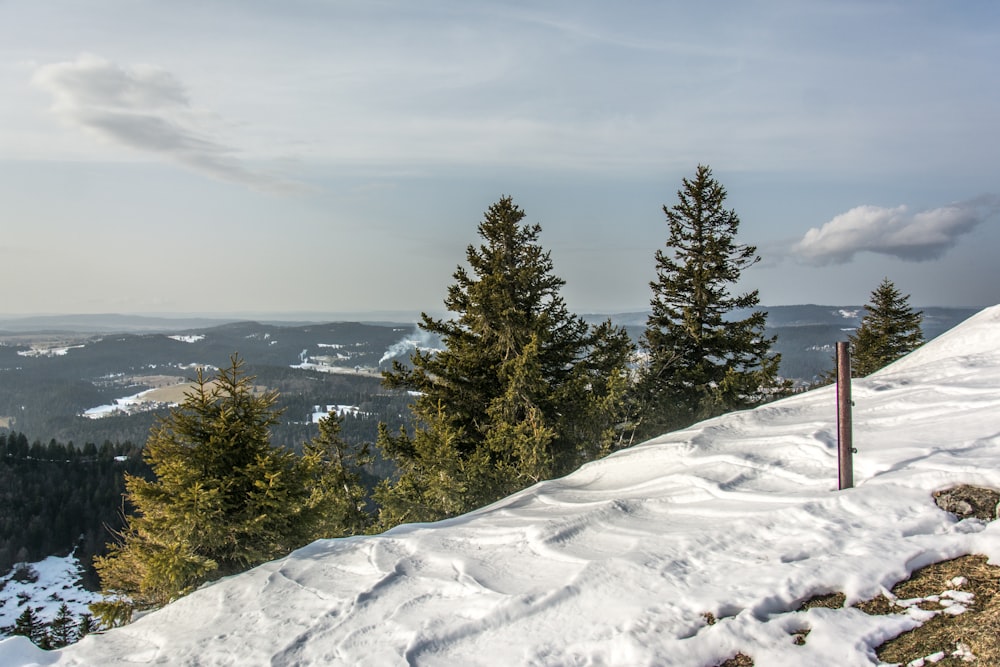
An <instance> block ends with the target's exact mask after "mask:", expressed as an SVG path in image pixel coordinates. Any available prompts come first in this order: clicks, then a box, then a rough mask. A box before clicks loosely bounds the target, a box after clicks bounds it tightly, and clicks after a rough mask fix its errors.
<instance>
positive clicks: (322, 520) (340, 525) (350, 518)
mask: <svg viewBox="0 0 1000 667" xmlns="http://www.w3.org/2000/svg"><path fill="white" fill-rule="evenodd" d="M343 422H344V419H343V417H338V416H337V415H333V414H331V415H327V416H326V417H324V418H323V419H321V420H320V421H319V435H317V436H316V437H314V438H313V439H312V440H311V441H310V442H309V443H307V444H306V445H305V447H304V448H303V451H304V455H303V459H304V464H305V466H306V470H307V475H308V476H309V478H310V488H311V489H312V497H311V498H310V501H309V508H310V511H311V512H312V514H313V516H314V517H315V518H314V521H313V523H314V529H313V530H314V532H316V533H317V534H318V535H322V536H325V537H339V536H341V535H357V534H360V533H363V532H364V531H365V530H366V529H367V528H368V526H369V525H370V524H371V516H370V515H369V514H368V512H367V511H366V509H365V503H366V501H367V491H366V490H365V487H364V485H363V484H362V483H361V476H360V474H359V472H358V471H359V469H360V468H361V467H362V466H364V465H368V464H370V463H371V462H372V457H371V455H370V454H369V451H368V445H367V443H366V444H363V445H361V447H360V448H358V449H357V450H355V449H353V448H351V447H350V446H349V445H348V444H347V443H346V442H344V439H343V438H342V437H341V436H340V428H341V426H342V424H343Z"/></svg>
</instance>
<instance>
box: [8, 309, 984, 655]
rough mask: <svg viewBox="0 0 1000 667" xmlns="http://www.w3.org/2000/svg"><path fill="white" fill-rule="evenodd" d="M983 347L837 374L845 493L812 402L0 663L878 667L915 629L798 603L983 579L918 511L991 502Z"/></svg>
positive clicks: (632, 455) (675, 436)
mask: <svg viewBox="0 0 1000 667" xmlns="http://www.w3.org/2000/svg"><path fill="white" fill-rule="evenodd" d="M998 342H1000V307H993V308H990V309H987V310H985V311H983V312H982V313H980V314H978V315H977V316H975V317H973V318H971V319H970V320H968V321H967V322H965V323H963V324H961V325H959V326H958V327H957V328H956V329H954V330H952V331H951V332H949V333H946V334H944V335H943V336H941V337H939V338H937V339H935V340H934V341H932V342H930V343H928V344H927V345H925V346H924V347H923V348H921V349H919V350H918V351H916V352H914V353H913V354H911V355H909V356H908V357H907V358H904V359H902V360H900V361H898V362H897V363H895V364H893V365H891V366H889V367H887V368H886V369H884V370H882V371H880V372H878V373H876V374H874V375H872V376H870V377H869V378H866V379H863V380H857V381H855V384H854V387H853V394H854V396H853V397H854V402H855V411H854V443H855V446H856V447H857V448H858V450H859V451H858V454H857V455H856V456H855V459H854V470H855V483H856V488H854V489H850V490H846V491H837V489H836V487H837V456H836V424H835V418H836V408H835V393H834V388H833V387H827V388H823V389H819V390H815V391H812V392H809V393H806V394H803V395H799V396H796V397H793V398H789V399H786V400H783V401H779V402H776V403H772V404H769V405H766V406H763V407H761V408H758V409H756V410H751V411H746V412H738V413H732V414H729V415H725V416H723V417H719V418H716V419H712V420H709V421H706V422H703V423H700V424H697V425H696V426H694V427H692V428H689V429H687V430H685V431H681V432H677V433H672V434H669V435H666V436H663V437H661V438H657V439H655V440H652V441H650V442H647V443H644V444H642V445H639V446H636V447H632V448H631V449H628V450H625V451H621V452H618V453H616V454H614V455H612V456H609V457H607V458H605V459H603V460H600V461H597V462H594V463H591V464H589V465H586V466H584V467H583V468H581V469H580V470H579V471H577V472H575V473H573V474H572V475H569V476H567V477H565V478H562V479H558V480H554V481H549V482H544V483H541V484H538V485H536V486H534V487H532V488H530V489H527V490H525V491H523V492H521V493H518V494H515V495H513V496H511V497H509V498H506V499H504V500H502V501H500V502H497V503H495V504H493V505H491V506H489V507H485V508H483V509H480V510H478V511H476V512H472V513H470V514H467V515H465V516H462V517H458V518H455V519H451V520H448V521H443V522H439V523H436V524H427V525H407V526H400V527H398V528H396V529H394V530H392V531H389V532H388V533H385V534H383V535H378V536H373V537H360V538H349V539H340V540H324V541H319V542H315V543H313V544H311V545H309V546H307V547H305V548H303V549H300V550H299V551H296V552H295V553H293V554H291V555H290V556H288V557H287V558H284V559H281V560H277V561H273V562H271V563H266V564H264V565H262V566H260V567H258V568H256V569H254V570H251V571H250V572H247V573H244V574H241V575H238V576H234V577H230V578H228V579H224V580H221V581H218V582H216V583H214V584H210V585H208V586H205V587H204V588H202V589H201V590H199V591H198V592H196V593H194V594H192V595H190V596H188V597H186V598H184V599H182V600H179V601H177V602H175V603H174V604H171V605H169V606H168V607H166V608H164V609H162V610H160V611H158V612H155V613H152V614H149V615H148V616H145V617H144V618H141V619H139V620H138V621H136V622H135V623H133V624H132V625H129V626H127V627H123V628H119V629H116V630H112V631H110V632H107V633H105V634H103V635H101V636H90V637H87V638H86V639H84V640H83V641H82V642H80V643H79V644H76V645H74V646H70V647H67V648H65V649H63V650H61V651H56V652H52V653H46V652H43V651H39V650H35V649H34V648H33V647H31V646H30V645H26V641H25V640H23V639H22V638H12V639H9V640H6V641H4V642H2V643H0V664H4V665H29V664H39V665H58V666H60V667H63V666H66V667H68V666H78V665H105V666H111V665H135V664H147V663H150V664H165V665H274V666H283V665H288V666H291V665H362V664H363V665H455V666H459V665H461V666H467V665H685V666H697V665H716V664H718V663H720V662H721V661H723V660H725V659H726V658H729V657H732V656H733V655H734V654H735V653H736V652H738V651H742V652H743V653H746V654H747V655H750V656H751V657H752V658H753V659H754V660H755V661H756V664H758V665H769V666H775V665H777V666H781V665H789V666H796V667H797V666H799V665H809V664H813V665H818V664H830V665H832V664H836V665H841V666H851V665H874V664H877V662H878V661H877V660H876V658H875V653H874V648H873V647H875V646H877V645H878V644H880V643H882V642H883V641H885V640H886V639H888V638H890V637H892V636H894V635H896V634H898V633H900V632H902V631H904V630H906V629H908V628H910V627H913V626H915V625H916V624H917V621H916V620H915V619H914V618H911V617H909V616H906V615H896V616H867V615H865V614H863V613H862V612H860V611H858V610H856V609H851V608H844V609H810V610H809V611H804V612H799V611H795V610H796V609H797V608H798V606H799V604H800V603H801V602H802V601H803V600H805V599H807V598H809V597H812V596H814V595H816V594H821V593H828V592H834V591H841V592H844V593H845V594H846V595H847V597H848V602H852V601H856V600H859V599H863V598H868V597H872V596H875V595H877V594H879V593H880V592H881V591H882V590H883V589H885V588H889V587H890V586H891V585H892V584H894V583H895V582H897V581H899V580H901V579H904V578H906V577H907V576H908V575H909V573H910V572H912V571H913V570H915V569H917V568H919V567H921V566H924V565H927V564H929V563H931V562H934V561H938V560H943V559H948V558H953V557H957V556H960V555H964V554H969V553H982V554H985V555H987V556H989V557H990V558H991V559H992V561H993V562H1000V522H993V523H984V522H982V521H979V520H976V519H966V520H963V521H959V520H958V519H957V518H956V517H955V516H954V515H952V514H949V513H947V512H944V511H942V510H940V509H939V508H938V507H937V506H936V505H935V504H934V501H933V498H932V495H931V494H932V493H933V492H934V491H937V490H940V489H943V488H947V487H949V486H953V485H955V484H958V483H969V484H975V485H980V486H988V487H992V488H1000V351H998ZM708 615H711V619H717V621H716V622H714V623H710V622H709V620H710V617H709V616H708ZM804 629H809V630H810V632H809V635H808V638H807V641H806V642H805V644H802V645H797V644H796V643H795V642H794V641H793V633H795V632H797V631H801V630H804Z"/></svg>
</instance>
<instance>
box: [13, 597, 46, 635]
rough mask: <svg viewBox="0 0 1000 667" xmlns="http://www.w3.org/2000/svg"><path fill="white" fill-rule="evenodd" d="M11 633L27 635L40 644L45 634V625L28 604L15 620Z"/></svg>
mask: <svg viewBox="0 0 1000 667" xmlns="http://www.w3.org/2000/svg"><path fill="white" fill-rule="evenodd" d="M11 634H12V635H21V636H22V637H27V638H28V639H30V640H31V641H33V642H34V643H35V644H38V643H39V642H40V641H41V640H42V638H43V635H45V626H44V625H43V624H42V622H41V620H40V619H39V618H38V615H37V614H36V613H35V610H34V609H32V608H31V607H30V606H27V607H25V608H24V611H22V612H21V613H20V615H19V616H18V617H17V619H16V620H15V621H14V628H13V629H12V630H11Z"/></svg>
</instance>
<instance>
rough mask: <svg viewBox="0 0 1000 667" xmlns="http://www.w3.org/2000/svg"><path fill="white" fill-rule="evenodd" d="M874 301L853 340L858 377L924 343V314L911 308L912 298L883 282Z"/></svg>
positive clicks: (853, 362) (867, 306)
mask: <svg viewBox="0 0 1000 667" xmlns="http://www.w3.org/2000/svg"><path fill="white" fill-rule="evenodd" d="M870 299H871V303H867V304H865V311H866V312H865V316H864V317H863V318H862V319H861V326H860V327H859V328H858V330H857V331H856V332H855V333H854V334H853V335H851V336H850V337H849V340H850V343H851V375H852V376H854V377H864V376H866V375H870V374H872V373H874V372H875V371H877V370H879V369H880V368H883V367H884V366H886V365H888V364H890V363H892V362H893V361H895V360H896V359H899V358H900V357H902V356H904V355H906V354H909V353H910V352H912V351H913V350H915V349H917V348H918V347H920V345H922V344H923V342H924V334H923V331H922V330H921V328H920V324H921V321H922V320H923V313H922V312H920V311H914V310H913V308H911V307H910V304H909V299H910V295H909V294H907V295H905V296H904V295H903V294H902V293H900V291H899V290H898V289H896V286H895V285H894V284H893V283H892V281H891V280H889V279H888V278H883V279H882V282H881V283H880V284H879V286H878V287H877V288H875V290H874V291H873V292H872V293H871V297H870Z"/></svg>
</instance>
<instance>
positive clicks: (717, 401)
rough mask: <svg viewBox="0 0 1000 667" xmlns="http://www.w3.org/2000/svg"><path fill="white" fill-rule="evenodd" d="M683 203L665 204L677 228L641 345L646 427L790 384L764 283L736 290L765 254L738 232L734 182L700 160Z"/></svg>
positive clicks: (762, 396)
mask: <svg viewBox="0 0 1000 667" xmlns="http://www.w3.org/2000/svg"><path fill="white" fill-rule="evenodd" d="M677 198H678V203H677V204H675V205H673V206H670V207H668V206H664V207H663V212H664V213H665V214H666V216H667V225H668V228H669V236H668V238H667V243H666V248H667V251H666V252H665V251H664V250H663V249H659V250H657V251H656V274H657V279H656V280H655V281H653V282H651V283H650V287H651V288H652V290H653V297H652V300H651V305H652V312H651V314H650V316H649V318H648V320H647V323H646V330H645V333H644V334H643V338H642V346H643V347H644V348H645V350H646V352H647V353H648V355H649V356H648V361H647V363H646V364H645V366H644V367H643V368H642V370H641V372H640V378H639V383H638V403H639V406H640V407H639V410H640V415H639V419H640V423H639V432H640V433H641V434H643V435H644V436H653V435H657V434H659V433H662V432H664V431H666V430H671V429H676V428H682V427H684V426H688V425H690V424H692V423H694V422H696V421H698V420H701V419H706V418H708V417H712V416H715V415H719V414H722V413H724V412H728V411H731V410H735V409H741V408H746V407H749V406H753V405H755V404H758V403H761V402H762V401H764V400H766V399H767V398H769V397H770V396H772V395H773V393H774V392H776V391H778V390H782V389H784V388H785V386H786V383H783V382H781V381H780V380H779V378H778V363H779V361H780V355H779V354H777V353H773V354H772V353H771V346H772V345H773V343H774V341H775V339H774V338H766V337H765V336H764V325H765V322H766V318H767V313H766V312H763V311H760V310H755V311H753V312H750V313H749V314H747V315H746V316H745V317H743V318H739V317H738V316H739V314H740V312H739V311H744V313H746V311H748V310H749V309H752V308H755V307H756V306H758V305H759V296H758V292H757V290H754V291H752V292H747V293H744V294H740V295H737V296H732V295H731V294H730V291H729V290H730V287H731V286H732V285H733V284H735V283H736V282H737V281H738V280H739V278H740V275H741V273H742V271H743V270H744V269H746V268H748V267H750V266H752V265H753V264H755V263H756V262H758V261H759V259H760V258H759V257H758V256H757V248H756V247H755V246H750V245H743V244H740V243H737V242H736V233H737V231H738V229H739V223H740V220H739V217H738V216H737V215H736V212H735V211H732V210H726V209H725V208H724V206H723V204H724V202H725V199H726V190H725V188H723V186H722V185H721V184H720V183H719V182H718V181H717V180H715V179H714V178H713V177H712V170H711V169H710V168H709V167H707V166H704V165H699V166H698V169H697V172H696V174H695V177H694V178H693V179H691V180H688V179H687V178H685V179H683V185H682V188H681V189H680V190H679V191H678V192H677Z"/></svg>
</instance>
